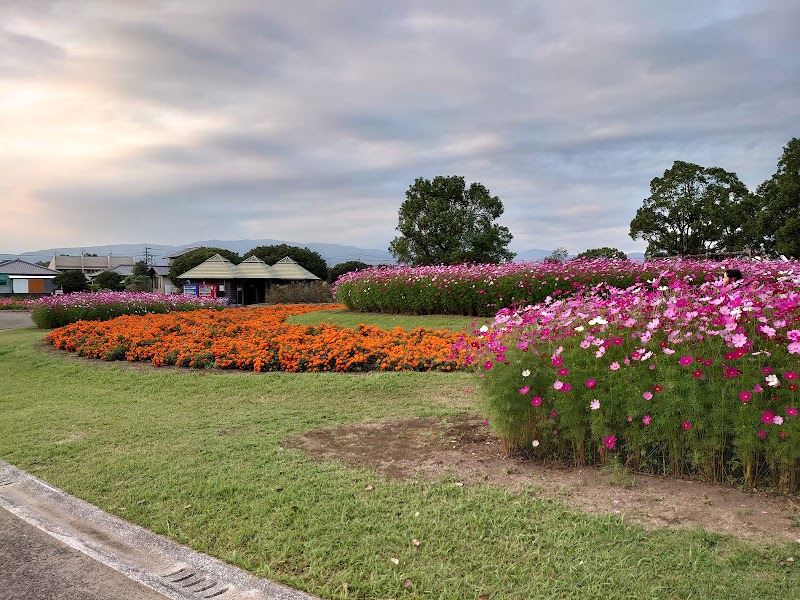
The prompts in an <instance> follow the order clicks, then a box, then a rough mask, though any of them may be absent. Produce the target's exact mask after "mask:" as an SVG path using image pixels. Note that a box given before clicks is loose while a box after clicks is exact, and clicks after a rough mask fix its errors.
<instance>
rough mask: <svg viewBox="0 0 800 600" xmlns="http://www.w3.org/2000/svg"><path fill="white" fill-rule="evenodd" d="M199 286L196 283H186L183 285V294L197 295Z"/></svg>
mask: <svg viewBox="0 0 800 600" xmlns="http://www.w3.org/2000/svg"><path fill="white" fill-rule="evenodd" d="M197 287H198V286H197V284H196V283H185V284H184V285H183V294H184V295H185V296H197Z"/></svg>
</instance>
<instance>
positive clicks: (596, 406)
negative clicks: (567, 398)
mask: <svg viewBox="0 0 800 600" xmlns="http://www.w3.org/2000/svg"><path fill="white" fill-rule="evenodd" d="M589 408H591V409H592V410H598V409H599V408H600V400H598V399H597V398H595V399H594V400H592V401H591V402H590V403H589Z"/></svg>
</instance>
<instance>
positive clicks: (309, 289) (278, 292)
mask: <svg viewBox="0 0 800 600" xmlns="http://www.w3.org/2000/svg"><path fill="white" fill-rule="evenodd" d="M325 302H333V294H332V293H331V287H330V285H328V284H327V283H326V282H324V281H313V282H311V283H301V282H297V283H286V284H280V285H272V286H270V287H269V290H267V303H268V304H322V303H325Z"/></svg>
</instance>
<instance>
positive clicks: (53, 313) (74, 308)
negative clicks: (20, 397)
mask: <svg viewBox="0 0 800 600" xmlns="http://www.w3.org/2000/svg"><path fill="white" fill-rule="evenodd" d="M226 305H227V300H226V299H225V298H216V299H212V298H196V297H193V296H180V295H169V296H167V295H164V294H150V293H134V292H100V293H90V292H76V293H74V294H64V295H61V296H45V297H43V298H39V299H38V300H34V301H31V302H30V303H29V306H30V308H31V318H32V319H33V322H34V323H36V325H37V327H41V328H52V327H63V326H64V325H68V324H70V323H74V322H76V321H106V320H108V319H113V318H116V317H118V316H120V315H143V314H147V313H168V312H173V311H187V310H197V309H198V308H216V309H218V310H219V309H222V308H224V307H225V306H226Z"/></svg>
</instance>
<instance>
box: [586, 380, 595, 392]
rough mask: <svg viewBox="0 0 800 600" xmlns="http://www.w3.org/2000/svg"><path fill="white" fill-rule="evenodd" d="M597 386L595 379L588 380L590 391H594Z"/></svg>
mask: <svg viewBox="0 0 800 600" xmlns="http://www.w3.org/2000/svg"><path fill="white" fill-rule="evenodd" d="M596 385H597V382H596V381H595V380H594V379H587V380H586V387H587V388H589V389H590V390H593V389H594V386H596Z"/></svg>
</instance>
